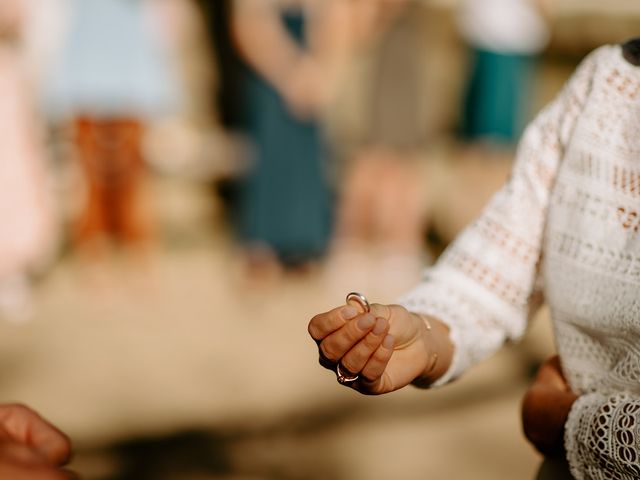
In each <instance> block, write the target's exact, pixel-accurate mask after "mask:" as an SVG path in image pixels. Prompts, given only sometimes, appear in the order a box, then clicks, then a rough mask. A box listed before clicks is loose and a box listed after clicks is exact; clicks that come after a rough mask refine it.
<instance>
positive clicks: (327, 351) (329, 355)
mask: <svg viewBox="0 0 640 480" xmlns="http://www.w3.org/2000/svg"><path fill="white" fill-rule="evenodd" d="M320 353H321V355H323V356H324V357H325V358H326V359H327V360H330V361H332V362H336V361H338V359H339V358H340V356H339V355H338V354H337V352H336V350H335V347H333V346H332V345H327V343H326V342H323V343H321V344H320Z"/></svg>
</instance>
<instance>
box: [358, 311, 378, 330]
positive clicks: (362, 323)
mask: <svg viewBox="0 0 640 480" xmlns="http://www.w3.org/2000/svg"><path fill="white" fill-rule="evenodd" d="M375 321H376V319H375V318H373V315H370V314H367V315H364V316H363V317H362V318H361V319H360V320H358V328H360V329H361V330H367V329H369V328H371V327H372V326H373V324H374V322H375Z"/></svg>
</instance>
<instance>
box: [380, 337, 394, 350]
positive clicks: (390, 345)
mask: <svg viewBox="0 0 640 480" xmlns="http://www.w3.org/2000/svg"><path fill="white" fill-rule="evenodd" d="M394 343H395V339H394V338H393V335H387V336H386V337H384V340H383V341H382V345H383V346H384V348H389V349H391V348H393V344H394Z"/></svg>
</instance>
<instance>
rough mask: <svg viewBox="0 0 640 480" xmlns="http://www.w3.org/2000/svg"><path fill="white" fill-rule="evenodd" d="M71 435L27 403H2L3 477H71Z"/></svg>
mask: <svg viewBox="0 0 640 480" xmlns="http://www.w3.org/2000/svg"><path fill="white" fill-rule="evenodd" d="M70 457H71V442H70V441H69V439H68V437H67V436H66V435H65V434H64V433H62V432H61V431H60V430H58V429H57V428H56V427H54V426H53V425H51V424H50V423H49V422H47V421H46V420H45V419H43V418H42V417H41V416H40V415H38V414H37V413H36V412H35V411H33V410H31V409H30V408H28V407H25V406H24V405H18V404H0V479H7V480H9V479H11V480H70V479H72V478H76V477H75V476H74V475H73V474H71V473H70V472H68V471H66V470H64V469H63V466H64V465H66V464H67V463H68V462H69V459H70Z"/></svg>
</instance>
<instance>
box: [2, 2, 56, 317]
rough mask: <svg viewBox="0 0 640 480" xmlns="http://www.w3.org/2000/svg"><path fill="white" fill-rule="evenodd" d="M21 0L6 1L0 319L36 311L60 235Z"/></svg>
mask: <svg viewBox="0 0 640 480" xmlns="http://www.w3.org/2000/svg"><path fill="white" fill-rule="evenodd" d="M26 22H27V9H26V8H25V2H23V1H21V0H3V1H2V3H0V98H2V101H1V102H0V218H1V219H2V228H0V318H4V319H9V320H13V321H22V320H27V319H28V318H30V316H31V313H32V311H31V310H32V307H31V301H30V280H29V277H30V274H32V273H34V271H35V270H36V269H37V268H38V267H41V266H42V264H43V262H44V261H45V260H46V259H47V258H48V256H49V254H50V253H51V250H52V247H53V245H54V240H55V233H56V229H55V224H54V222H55V215H54V208H53V207H52V205H53V202H52V200H53V198H52V192H51V191H50V182H49V178H48V172H47V165H46V160H47V155H46V150H45V146H44V132H43V126H42V124H41V122H40V119H39V117H38V115H37V109H36V106H35V96H34V91H33V89H32V88H31V87H32V86H33V82H32V79H31V78H30V77H29V72H28V69H27V67H26V63H25V56H24V52H23V47H24V45H23V42H22V40H23V39H22V32H23V29H24V28H25V25H26Z"/></svg>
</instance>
